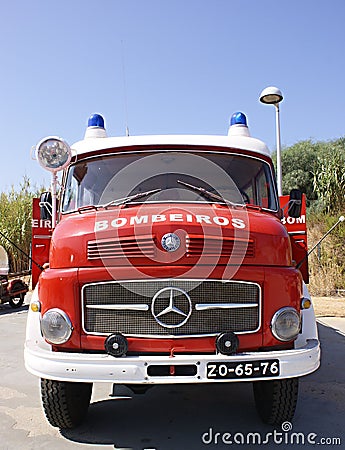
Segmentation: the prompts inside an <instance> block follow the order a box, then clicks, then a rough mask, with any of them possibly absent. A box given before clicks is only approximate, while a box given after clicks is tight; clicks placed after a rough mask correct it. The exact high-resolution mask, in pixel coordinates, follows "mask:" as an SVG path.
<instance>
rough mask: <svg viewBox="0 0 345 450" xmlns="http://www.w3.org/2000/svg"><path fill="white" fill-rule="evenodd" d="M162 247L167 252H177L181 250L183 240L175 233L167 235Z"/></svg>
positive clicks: (163, 238)
mask: <svg viewBox="0 0 345 450" xmlns="http://www.w3.org/2000/svg"><path fill="white" fill-rule="evenodd" d="M161 244H162V247H163V248H164V250H166V251H167V252H175V251H176V250H178V249H179V248H180V245H181V240H180V238H179V237H178V236H177V234H175V233H167V234H165V235H164V236H163V237H162V240H161Z"/></svg>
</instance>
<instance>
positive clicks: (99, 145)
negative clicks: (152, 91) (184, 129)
mask: <svg viewBox="0 0 345 450" xmlns="http://www.w3.org/2000/svg"><path fill="white" fill-rule="evenodd" d="M138 145H196V146H198V145H206V146H215V147H229V148H235V149H242V150H248V151H251V152H255V153H259V154H262V155H265V156H270V151H269V149H268V147H267V146H266V144H265V143H264V142H262V141H260V140H259V139H255V138H252V137H250V136H238V135H235V136H213V135H154V136H120V137H103V138H102V137H100V138H86V139H84V140H82V141H79V142H76V143H75V144H73V145H72V149H73V150H74V151H75V152H76V154H77V155H85V154H87V153H89V152H94V151H98V150H106V149H110V148H118V147H129V146H138Z"/></svg>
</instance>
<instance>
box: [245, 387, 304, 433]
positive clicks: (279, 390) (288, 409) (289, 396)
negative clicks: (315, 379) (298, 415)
mask: <svg viewBox="0 0 345 450" xmlns="http://www.w3.org/2000/svg"><path fill="white" fill-rule="evenodd" d="M253 390H254V399H255V406H256V409H257V411H258V413H259V416H260V418H261V420H262V421H263V422H265V423H268V424H270V425H281V424H282V423H283V422H290V421H291V420H292V418H293V416H294V414H295V409H296V404H297V397H298V378H287V379H282V380H274V381H256V382H254V383H253Z"/></svg>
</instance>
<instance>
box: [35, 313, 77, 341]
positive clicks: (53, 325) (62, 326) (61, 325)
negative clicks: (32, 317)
mask: <svg viewBox="0 0 345 450" xmlns="http://www.w3.org/2000/svg"><path fill="white" fill-rule="evenodd" d="M41 331H42V334H43V337H44V338H45V339H46V340H47V341H48V342H50V343H51V344H64V343H65V342H67V341H68V339H69V338H70V337H71V334H72V331H73V327H72V323H71V321H70V319H69V317H68V316H67V314H66V313H65V312H64V311H61V310H60V309H57V308H54V309H50V310H49V311H47V312H46V313H45V314H44V315H43V317H42V319H41Z"/></svg>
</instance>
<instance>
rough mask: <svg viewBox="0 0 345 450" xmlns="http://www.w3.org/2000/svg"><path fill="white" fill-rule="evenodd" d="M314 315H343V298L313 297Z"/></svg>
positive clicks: (344, 300)
mask: <svg viewBox="0 0 345 450" xmlns="http://www.w3.org/2000/svg"><path fill="white" fill-rule="evenodd" d="M313 305H314V310H315V314H316V317H345V298H343V297H313Z"/></svg>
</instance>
